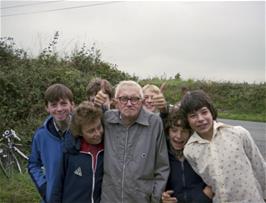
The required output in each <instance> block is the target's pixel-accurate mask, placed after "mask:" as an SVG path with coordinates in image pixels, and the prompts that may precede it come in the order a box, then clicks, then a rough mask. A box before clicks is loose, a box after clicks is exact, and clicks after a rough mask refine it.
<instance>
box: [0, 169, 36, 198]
mask: <svg viewBox="0 0 266 203" xmlns="http://www.w3.org/2000/svg"><path fill="white" fill-rule="evenodd" d="M0 185H1V190H0V202H1V203H39V202H40V197H39V194H38V192H37V190H36V189H35V186H34V184H33V182H32V180H31V178H30V176H29V175H28V173H23V174H19V173H16V174H14V175H13V176H12V177H11V178H9V179H7V178H6V177H5V176H4V175H3V174H2V173H0Z"/></svg>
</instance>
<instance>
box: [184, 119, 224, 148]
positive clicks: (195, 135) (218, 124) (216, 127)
mask: <svg viewBox="0 0 266 203" xmlns="http://www.w3.org/2000/svg"><path fill="white" fill-rule="evenodd" d="M225 126H227V125H225V124H223V123H221V122H217V121H213V135H212V136H213V137H215V136H217V131H218V130H219V128H221V127H225ZM193 142H198V143H209V141H208V140H206V139H203V138H201V137H200V136H199V134H198V133H197V132H194V133H193V134H192V136H191V137H190V139H189V140H188V142H187V144H190V143H193Z"/></svg>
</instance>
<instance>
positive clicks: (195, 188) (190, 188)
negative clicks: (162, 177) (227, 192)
mask: <svg viewBox="0 0 266 203" xmlns="http://www.w3.org/2000/svg"><path fill="white" fill-rule="evenodd" d="M169 162H170V175H169V179H168V183H167V190H174V194H173V195H172V196H173V197H176V198H177V200H178V203H211V202H212V200H211V199H209V198H208V197H207V196H206V195H205V194H204V193H203V189H204V187H205V186H206V184H205V183H204V182H203V180H202V179H201V177H200V176H199V175H198V174H196V173H195V172H194V171H193V169H192V168H191V166H190V165H189V163H188V161H187V160H184V161H180V160H178V159H176V158H175V156H174V155H173V153H172V152H171V151H170V150H169Z"/></svg>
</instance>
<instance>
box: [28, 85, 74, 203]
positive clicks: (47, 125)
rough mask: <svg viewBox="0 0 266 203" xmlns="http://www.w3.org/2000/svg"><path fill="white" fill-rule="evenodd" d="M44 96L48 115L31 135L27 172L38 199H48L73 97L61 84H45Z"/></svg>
mask: <svg viewBox="0 0 266 203" xmlns="http://www.w3.org/2000/svg"><path fill="white" fill-rule="evenodd" d="M44 100H45V107H46V111H47V112H48V113H49V114H50V115H49V116H48V118H47V119H46V120H45V121H44V123H43V125H42V126H41V127H40V128H38V129H37V130H36V132H35V134H34V136H33V139H32V147H31V154H30V157H29V161H28V172H29V174H30V176H31V178H32V180H33V182H34V183H35V185H36V187H37V189H38V191H39V193H40V195H41V197H42V202H50V196H51V193H52V191H53V187H54V181H55V177H56V173H57V170H58V169H59V165H60V163H61V159H62V155H63V142H64V135H65V133H66V131H68V128H69V123H70V118H71V112H72V110H73V107H74V101H73V93H72V91H71V90H70V89H69V88H68V87H66V86H65V85H63V84H53V85H51V86H49V87H48V88H47V90H46V91H45V94H44Z"/></svg>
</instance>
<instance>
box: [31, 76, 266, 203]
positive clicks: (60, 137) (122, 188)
mask: <svg viewBox="0 0 266 203" xmlns="http://www.w3.org/2000/svg"><path fill="white" fill-rule="evenodd" d="M44 95H45V96H44V100H45V106H46V110H47V112H48V113H49V116H48V118H47V119H46V120H45V121H44V123H43V125H42V126H41V127H40V128H38V129H37V130H36V132H35V134H34V136H33V140H32V149H31V154H30V157H29V163H28V172H29V174H30V175H31V177H32V180H33V182H34V183H35V185H36V188H37V189H38V191H39V193H40V195H41V197H42V202H45V203H73V202H76V203H83V202H84V203H85V202H91V203H99V202H101V203H145V202H147V203H150V202H151V203H159V202H163V203H176V202H178V203H180V202H181V203H211V202H214V203H220V202H221V203H223V202H228V203H229V202H230V203H248V202H250V203H253V202H256V203H264V201H265V199H266V162H265V160H264V158H263V157H262V155H261V153H260V152H259V150H258V148H257V146H256V144H255V143H254V141H253V139H252V137H251V136H250V134H249V132H248V131H247V130H245V129H244V128H242V127H240V126H229V125H226V124H223V123H220V122H218V121H217V112H216V109H215V108H214V106H213V103H212V101H211V99H210V98H209V96H208V95H207V94H206V93H205V92H204V91H202V90H193V91H188V90H187V89H186V92H185V93H184V95H183V97H182V100H181V101H180V102H177V103H176V105H169V104H168V103H167V102H166V100H165V97H164V95H163V87H161V88H159V87H157V86H155V85H150V84H148V85H145V86H144V87H141V86H140V85H139V84H138V83H137V82H135V81H121V82H120V83H119V84H117V85H116V88H115V91H114V92H113V88H112V85H111V84H110V83H109V82H108V81H107V80H104V79H99V78H96V79H95V80H92V81H91V82H90V83H89V84H88V86H87V100H86V101H83V102H81V103H80V104H79V105H77V106H76V107H75V103H74V99H73V94H72V91H71V90H70V89H69V88H68V87H66V86H65V85H63V84H53V85H51V86H49V87H48V88H47V90H46V92H45V94H44Z"/></svg>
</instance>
